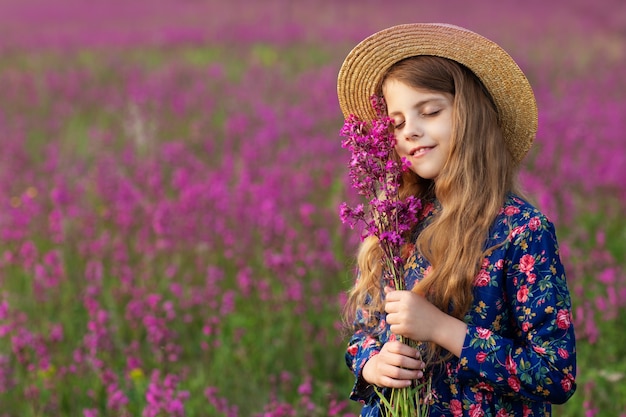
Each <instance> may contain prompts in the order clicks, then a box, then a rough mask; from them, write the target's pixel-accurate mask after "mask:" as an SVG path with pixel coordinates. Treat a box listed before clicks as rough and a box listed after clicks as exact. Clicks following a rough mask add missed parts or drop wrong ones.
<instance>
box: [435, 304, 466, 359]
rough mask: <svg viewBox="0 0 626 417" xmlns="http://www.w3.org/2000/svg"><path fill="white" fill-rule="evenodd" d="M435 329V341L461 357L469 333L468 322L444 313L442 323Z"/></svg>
mask: <svg viewBox="0 0 626 417" xmlns="http://www.w3.org/2000/svg"><path fill="white" fill-rule="evenodd" d="M435 329H436V331H435V337H434V338H433V342H435V343H436V344H437V345H439V346H441V347H442V348H444V349H446V350H447V351H448V352H450V353H452V354H453V355H455V356H456V357H460V356H461V351H462V350H463V343H464V342H465V335H466V333H467V324H466V323H465V322H464V321H462V320H459V319H457V318H456V317H452V316H450V315H448V314H445V313H443V319H442V322H441V325H439V326H436V328H435Z"/></svg>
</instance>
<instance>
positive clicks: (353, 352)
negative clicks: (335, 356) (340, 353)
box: [348, 344, 359, 356]
mask: <svg viewBox="0 0 626 417" xmlns="http://www.w3.org/2000/svg"><path fill="white" fill-rule="evenodd" d="M358 351H359V347H358V346H357V345H356V344H355V345H350V347H348V354H350V355H352V356H354V355H356V353H357V352H358Z"/></svg>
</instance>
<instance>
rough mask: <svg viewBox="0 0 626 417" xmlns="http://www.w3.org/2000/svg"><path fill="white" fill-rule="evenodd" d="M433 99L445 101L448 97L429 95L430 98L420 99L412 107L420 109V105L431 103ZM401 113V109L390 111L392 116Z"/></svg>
mask: <svg viewBox="0 0 626 417" xmlns="http://www.w3.org/2000/svg"><path fill="white" fill-rule="evenodd" d="M433 101H434V102H440V101H443V102H445V101H446V99H445V98H444V97H428V98H426V99H424V100H420V101H418V102H417V103H415V105H413V107H412V108H413V109H418V108H420V107H422V106H424V105H426V104H429V103H431V102H433ZM400 113H401V112H399V111H394V112H390V113H389V116H392V115H395V114H400Z"/></svg>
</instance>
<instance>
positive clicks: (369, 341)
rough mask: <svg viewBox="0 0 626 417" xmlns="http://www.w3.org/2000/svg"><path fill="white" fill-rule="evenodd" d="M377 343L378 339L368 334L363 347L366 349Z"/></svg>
mask: <svg viewBox="0 0 626 417" xmlns="http://www.w3.org/2000/svg"><path fill="white" fill-rule="evenodd" d="M375 344H376V339H375V338H373V337H372V336H368V337H367V339H365V342H363V348H364V349H366V348H368V347H370V346H372V345H375Z"/></svg>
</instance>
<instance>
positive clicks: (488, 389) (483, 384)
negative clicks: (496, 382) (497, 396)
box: [476, 382, 493, 393]
mask: <svg viewBox="0 0 626 417" xmlns="http://www.w3.org/2000/svg"><path fill="white" fill-rule="evenodd" d="M476 388H477V389H480V390H483V391H486V392H488V393H492V392H493V386H492V385H490V384H488V383H486V382H479V383H478V384H476Z"/></svg>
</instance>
